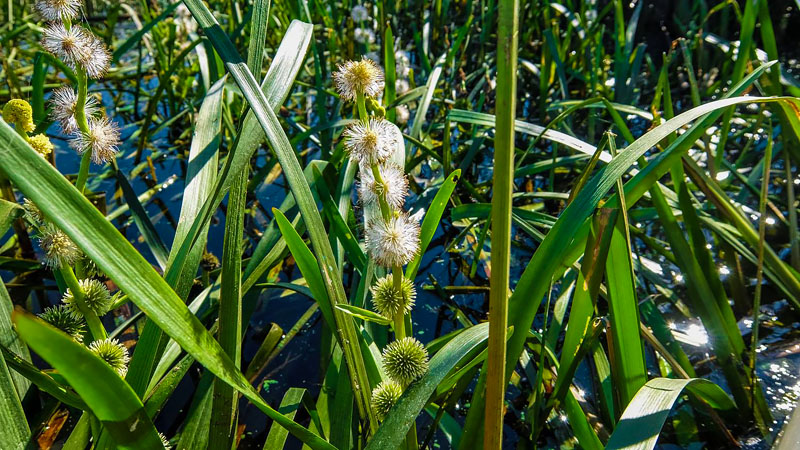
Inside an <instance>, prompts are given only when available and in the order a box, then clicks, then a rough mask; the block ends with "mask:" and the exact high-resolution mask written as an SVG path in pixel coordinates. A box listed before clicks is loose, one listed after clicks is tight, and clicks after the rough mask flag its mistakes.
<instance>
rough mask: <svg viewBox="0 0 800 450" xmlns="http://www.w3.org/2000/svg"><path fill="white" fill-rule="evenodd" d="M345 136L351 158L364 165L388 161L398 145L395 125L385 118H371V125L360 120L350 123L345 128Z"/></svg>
mask: <svg viewBox="0 0 800 450" xmlns="http://www.w3.org/2000/svg"><path fill="white" fill-rule="evenodd" d="M344 137H345V143H344V145H345V148H346V149H347V153H348V154H349V155H350V159H352V160H354V161H356V162H358V163H359V164H360V165H361V166H362V167H370V166H372V165H373V164H380V163H382V162H383V161H386V160H387V159H388V158H389V157H390V156H392V153H393V152H394V149H395V146H396V145H397V135H396V134H395V130H394V126H393V125H392V123H391V122H389V121H386V120H383V119H370V121H369V127H367V126H365V125H364V124H363V123H360V122H359V123H356V124H353V125H350V126H349V127H348V128H347V130H345V132H344Z"/></svg>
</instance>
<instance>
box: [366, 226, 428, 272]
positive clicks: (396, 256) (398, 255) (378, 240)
mask: <svg viewBox="0 0 800 450" xmlns="http://www.w3.org/2000/svg"><path fill="white" fill-rule="evenodd" d="M364 240H365V242H366V244H367V251H368V252H369V255H370V256H371V257H372V259H373V260H374V261H375V262H376V263H378V264H379V265H381V266H383V267H395V266H404V265H406V264H408V263H409V262H410V261H411V259H413V258H414V256H416V254H417V253H419V224H417V221H416V220H414V219H412V218H410V217H409V216H408V214H406V213H400V214H398V215H395V216H393V217H391V218H390V219H389V220H388V221H387V220H383V219H378V220H374V221H372V222H370V223H369V224H368V225H367V230H366V235H365V239H364Z"/></svg>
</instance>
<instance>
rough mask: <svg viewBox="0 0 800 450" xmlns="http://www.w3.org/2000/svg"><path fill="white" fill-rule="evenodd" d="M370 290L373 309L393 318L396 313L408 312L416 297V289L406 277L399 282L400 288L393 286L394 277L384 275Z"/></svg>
mask: <svg viewBox="0 0 800 450" xmlns="http://www.w3.org/2000/svg"><path fill="white" fill-rule="evenodd" d="M370 290H371V291H372V303H373V304H374V305H375V310H376V311H378V312H379V313H380V314H381V315H383V316H385V317H389V318H393V317H394V316H395V315H397V314H408V313H409V312H411V308H413V307H414V300H415V299H416V298H417V291H416V290H415V289H414V283H412V282H411V280H409V279H408V278H406V277H403V281H402V282H401V283H400V289H396V288H395V287H394V277H393V276H392V275H386V276H385V277H383V278H381V279H380V280H378V282H377V283H375V285H374V286H372V288H371V289H370Z"/></svg>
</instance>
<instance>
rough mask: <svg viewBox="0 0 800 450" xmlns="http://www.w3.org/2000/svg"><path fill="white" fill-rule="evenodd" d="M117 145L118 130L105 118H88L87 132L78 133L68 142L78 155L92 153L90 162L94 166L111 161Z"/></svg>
mask: <svg viewBox="0 0 800 450" xmlns="http://www.w3.org/2000/svg"><path fill="white" fill-rule="evenodd" d="M119 144H120V142H119V129H118V128H117V126H116V125H115V124H114V123H113V122H111V121H110V120H108V118H107V117H99V118H98V117H90V118H89V132H88V133H80V134H78V136H77V137H75V139H72V140H71V141H70V142H69V145H70V147H72V148H73V149H75V150H76V151H77V152H78V153H83V152H92V161H94V162H95V163H96V164H104V163H107V162H109V161H111V160H112V159H113V158H114V155H116V154H117V149H118V147H119Z"/></svg>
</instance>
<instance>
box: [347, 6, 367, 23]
mask: <svg viewBox="0 0 800 450" xmlns="http://www.w3.org/2000/svg"><path fill="white" fill-rule="evenodd" d="M350 17H352V18H353V21H354V22H363V21H365V20H367V19H369V11H368V10H367V8H366V7H364V6H363V5H356V6H353V9H351V10H350Z"/></svg>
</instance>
